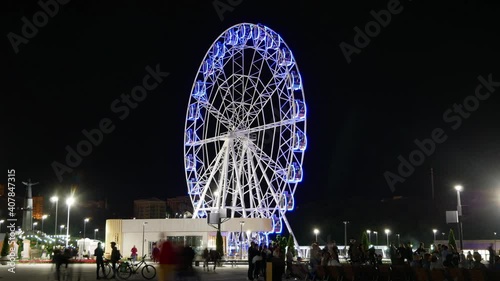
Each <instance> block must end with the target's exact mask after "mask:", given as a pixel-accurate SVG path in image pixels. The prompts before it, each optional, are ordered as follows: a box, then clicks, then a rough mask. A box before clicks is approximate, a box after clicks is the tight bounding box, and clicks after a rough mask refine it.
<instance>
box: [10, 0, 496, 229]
mask: <svg viewBox="0 0 500 281" xmlns="http://www.w3.org/2000/svg"><path fill="white" fill-rule="evenodd" d="M48 2H51V1H48ZM61 2H62V3H64V1H61ZM341 2H342V3H336V2H332V3H330V2H328V4H327V2H326V1H323V2H319V1H297V2H290V1H260V0H258V1H255V0H254V1H250V0H241V1H226V0H218V1H175V2H173V1H164V3H161V1H156V2H154V3H142V2H141V3H139V2H137V3H136V2H133V1H119V2H115V3H109V1H104V2H103V1H69V2H68V3H66V4H61V3H59V4H57V6H58V10H57V11H55V12H54V7H53V6H51V8H50V9H51V10H52V11H53V12H52V15H53V16H51V17H48V19H47V20H46V24H44V25H43V26H41V27H38V28H37V31H36V32H33V30H24V31H25V32H28V34H27V35H28V36H25V35H23V25H24V24H25V22H24V21H23V17H26V19H27V20H28V21H29V22H33V16H34V15H35V14H36V13H38V12H39V11H42V10H43V9H42V8H41V6H39V4H37V3H36V2H35V1H29V2H28V1H26V2H22V1H7V2H6V3H4V4H3V8H2V9H1V12H0V13H1V17H0V18H1V19H0V20H1V21H2V24H1V29H2V34H3V36H4V37H3V41H2V55H3V58H2V62H3V63H2V64H1V65H2V68H3V71H2V73H3V74H2V76H1V77H2V96H3V99H2V102H1V112H2V116H3V117H2V118H1V119H0V122H1V123H0V124H1V129H2V130H1V132H2V138H0V141H1V147H2V148H1V149H0V159H2V160H1V161H0V165H1V167H2V171H3V173H2V174H0V182H2V183H5V182H6V178H7V172H6V171H7V169H15V170H16V179H17V180H18V182H20V181H25V180H27V179H28V178H31V179H32V180H33V181H35V182H40V184H39V185H37V186H35V187H34V189H33V194H34V195H44V196H50V195H52V194H54V193H58V194H60V195H61V196H63V195H64V194H67V193H68V192H69V190H70V186H72V185H75V186H78V188H77V195H78V196H80V197H81V198H85V199H89V200H100V199H105V198H107V199H108V200H110V201H111V202H114V203H115V204H114V205H115V207H116V208H117V210H118V212H119V214H123V216H124V217H127V216H131V215H132V206H133V205H132V201H133V199H139V198H148V197H153V196H154V197H158V198H162V199H165V198H168V197H173V196H180V195H186V192H187V187H186V182H185V175H184V160H183V138H184V122H185V118H186V108H187V103H188V100H189V94H190V91H191V87H192V85H193V81H194V78H195V76H196V71H197V70H198V67H199V65H200V63H201V61H202V59H203V58H204V56H205V53H206V52H207V50H208V49H209V48H210V46H211V45H212V43H213V42H214V40H215V39H216V38H217V37H218V36H219V35H220V34H221V33H223V32H224V31H225V30H226V29H227V28H229V27H231V26H232V25H234V24H238V23H242V22H248V23H262V24H264V25H266V26H268V27H270V28H271V29H273V30H274V31H276V32H277V33H279V34H280V35H281V37H282V38H283V39H284V41H285V42H286V43H287V45H288V46H289V47H290V49H291V50H292V52H293V54H294V57H295V59H296V61H297V64H298V67H299V69H300V71H301V75H302V80H303V85H304V92H305V98H306V103H307V106H308V108H307V110H308V111H307V135H308V141H309V143H308V149H307V151H306V155H305V160H304V163H303V167H304V179H303V182H302V183H300V184H299V186H298V188H297V193H296V197H295V198H296V204H297V210H296V211H295V213H294V214H293V215H292V216H291V221H292V224H294V223H295V224H301V223H303V217H301V210H303V211H302V212H303V213H302V214H304V213H305V212H308V216H307V217H308V218H311V217H312V218H314V216H310V213H311V208H310V206H311V205H315V206H316V208H318V206H321V205H324V204H331V203H335V202H339V201H345V200H346V199H352V198H358V197H360V198H364V199H373V200H381V199H383V198H390V197H393V196H404V197H409V198H429V197H430V196H431V176H430V169H431V168H433V170H434V186H435V196H436V197H438V198H439V200H440V202H439V204H440V205H446V206H448V205H449V206H450V210H451V209H453V208H454V207H456V193H455V191H454V190H453V186H454V185H455V184H462V185H463V186H464V192H463V193H462V201H463V202H462V203H463V204H464V205H465V206H468V207H469V210H468V211H469V212H471V213H473V207H474V206H475V205H487V206H490V208H491V209H492V210H496V211H497V213H494V214H492V217H490V218H489V219H490V220H488V224H489V227H490V228H491V227H492V228H494V227H495V226H496V227H497V229H498V230H500V224H499V223H498V219H499V218H500V217H499V213H500V165H499V163H500V160H499V159H500V158H499V157H500V147H499V143H500V133H499V131H498V120H500V118H499V117H500V111H499V110H498V108H499V105H500V97H498V95H499V94H500V70H499V68H498V66H499V59H500V54H499V50H500V40H499V35H500V32H499V31H498V24H496V21H495V19H497V18H498V13H499V12H500V11H499V9H498V8H496V7H494V6H490V5H489V4H486V3H483V1H444V3H440V4H438V3H434V2H432V1H419V0H414V1H409V0H404V1H400V2H398V1H393V0H386V1H341ZM439 2H442V1H439ZM51 3H56V2H55V1H52V2H51ZM57 3H58V2H57ZM217 9H220V10H219V12H218V11H217ZM382 10H383V11H382ZM389 13H390V18H388V17H387V15H388V14H389ZM38 14H40V13H38ZM377 17H378V20H379V21H380V22H382V24H374V21H375V20H376V19H375V18H377ZM37 20H39V21H43V20H44V19H43V18H39V19H37ZM367 26H368V33H370V34H371V35H372V36H371V37H369V36H368V35H366V29H365V28H366V27H367ZM370 28H371V29H370ZM25 29H26V28H25ZM358 30H361V31H358ZM360 32H362V33H363V35H360ZM13 34H15V35H13ZM365 36H368V37H365ZM26 37H31V38H26ZM363 39H368V40H363ZM19 40H21V41H19ZM12 42H15V43H12ZM343 50H344V52H343ZM345 53H347V54H348V55H346V54H345ZM148 67H149V68H150V70H147V68H148ZM156 68H159V69H160V71H161V72H164V73H168V75H167V74H164V77H160V78H159V79H160V80H161V81H159V80H157V82H159V83H158V84H157V85H156V86H155V87H154V89H152V90H150V91H148V93H147V96H146V97H145V99H144V100H143V101H141V102H139V103H138V104H137V107H136V108H129V109H128V112H125V111H119V112H117V110H113V104H114V105H115V106H119V105H121V106H123V103H122V102H121V101H120V99H121V95H122V94H129V93H130V91H131V89H132V88H133V87H135V86H137V85H139V84H142V80H143V77H144V76H145V75H146V74H148V73H150V72H149V71H153V70H155V69H156ZM151 69H153V70H151ZM496 81H499V82H496ZM478 87H479V90H477V89H478ZM495 90H496V91H495ZM464 103H465V104H464ZM115 109H116V108H115ZM103 122H104V123H106V122H108V123H107V124H104V125H103V124H102V123H103ZM99 126H103V127H106V129H107V130H109V131H110V132H109V133H103V135H102V139H101V141H100V142H99V143H98V145H95V146H93V149H92V152H91V153H89V155H88V156H84V157H82V159H81V162H80V163H78V165H76V167H74V168H73V171H71V172H67V173H64V174H62V176H61V178H58V176H57V175H56V173H55V172H54V168H53V165H54V163H55V162H57V163H60V164H66V159H65V158H66V154H67V149H66V147H67V146H69V147H71V148H72V149H75V148H76V146H77V144H78V143H79V142H80V141H82V140H85V139H86V137H85V135H84V133H82V131H83V130H86V131H88V132H90V131H92V130H94V129H96V128H99ZM110 127H112V128H113V130H112V131H111V129H110ZM433 138H434V140H433V141H432V144H430V139H433ZM417 143H424V150H427V151H424V152H423V153H421V152H414V153H413V154H412V152H413V151H415V150H417V149H419V145H418V144H417ZM425 145H427V146H425ZM420 150H422V149H420ZM400 155H401V157H399V158H398V156H400ZM410 155H413V156H412V157H414V162H418V165H414V166H415V167H414V170H413V171H412V170H408V167H406V168H403V170H404V171H403V173H404V175H402V173H401V171H398V166H399V165H400V162H401V161H403V162H404V161H410V160H409V159H410V157H409V156H410ZM419 156H423V158H422V157H420V158H419ZM401 159H404V160H401ZM405 169H406V170H405ZM387 171H388V172H390V173H391V175H392V177H391V179H392V180H393V181H394V184H393V185H392V186H393V189H392V190H391V188H390V184H388V182H387V179H386V176H387V173H386V172H387ZM17 191H18V192H19V193H23V192H24V190H23V186H21V185H18V189H17ZM118 198H119V200H121V201H120V203H119V204H117V203H116V202H117V201H116V200H118ZM308 206H309V207H308ZM4 207H5V206H1V208H2V209H3V208H4ZM464 208H466V207H464ZM359 209H360V210H361V211H366V210H363V207H362V206H360V207H359ZM394 211H395V212H399V211H402V210H394ZM325 215H327V214H324V213H322V214H319V215H318V216H325ZM439 216H441V217H440V218H442V220H444V214H443V215H441V214H439ZM381 219H389V220H390V218H381ZM315 223H316V224H317V225H315ZM335 223H337V224H339V223H340V224H339V225H342V224H341V222H339V221H337V222H335ZM309 224H310V225H309ZM491 224H493V225H491ZM494 224H496V225H494ZM443 225H444V223H443ZM314 226H319V227H321V225H320V224H319V221H315V220H314V219H313V220H312V221H310V222H308V225H307V226H306V227H305V228H307V229H309V228H311V229H312V227H314ZM340 227H341V226H340ZM360 227H363V226H360ZM498 230H497V231H498ZM488 231H489V230H488ZM307 232H308V231H307ZM304 236H306V235H304Z"/></svg>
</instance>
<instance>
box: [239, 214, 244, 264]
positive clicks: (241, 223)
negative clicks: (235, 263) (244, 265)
mask: <svg viewBox="0 0 500 281" xmlns="http://www.w3.org/2000/svg"><path fill="white" fill-rule="evenodd" d="M244 225H245V221H240V240H241V241H240V242H241V243H240V259H243V226H244Z"/></svg>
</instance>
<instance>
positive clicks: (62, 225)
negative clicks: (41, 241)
mask: <svg viewBox="0 0 500 281" xmlns="http://www.w3.org/2000/svg"><path fill="white" fill-rule="evenodd" d="M60 228H61V231H59V235H62V231H63V229H64V224H61V226H60Z"/></svg>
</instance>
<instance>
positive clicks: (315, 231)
mask: <svg viewBox="0 0 500 281" xmlns="http://www.w3.org/2000/svg"><path fill="white" fill-rule="evenodd" d="M313 232H314V235H316V239H315V240H314V241H316V243H318V234H319V229H317V228H315V229H314V230H313Z"/></svg>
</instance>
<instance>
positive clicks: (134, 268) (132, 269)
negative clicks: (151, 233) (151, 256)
mask: <svg viewBox="0 0 500 281" xmlns="http://www.w3.org/2000/svg"><path fill="white" fill-rule="evenodd" d="M130 260H131V259H130V258H128V261H125V262H122V263H120V265H119V266H118V269H117V270H116V271H117V272H116V273H117V274H118V277H120V278H121V279H128V278H129V277H130V276H131V275H132V274H138V273H139V269H140V271H141V274H142V277H144V279H147V280H150V279H153V278H155V276H156V268H155V267H154V266H152V265H150V264H147V263H146V255H144V256H143V257H142V260H141V261H140V262H139V263H137V264H134V263H131V262H130ZM141 268H142V269H141Z"/></svg>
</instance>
